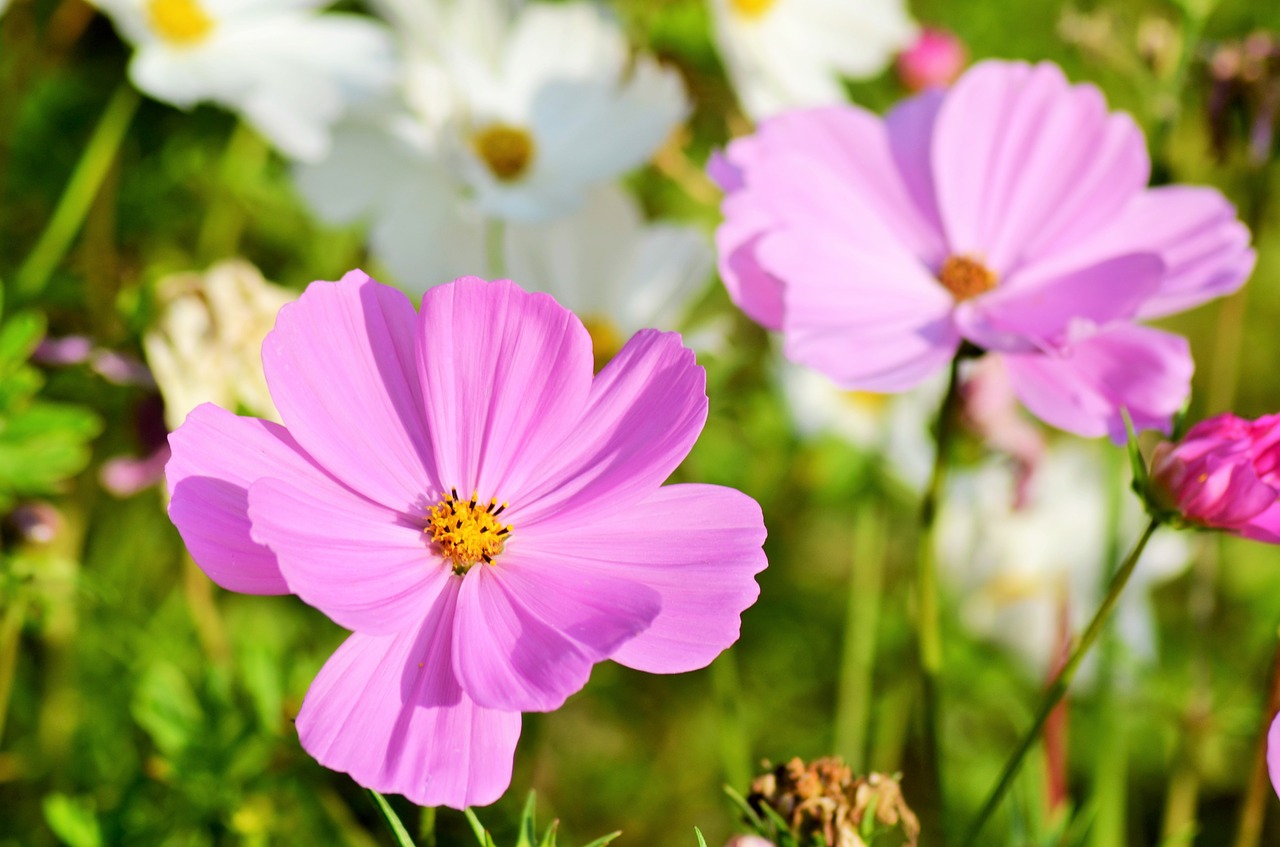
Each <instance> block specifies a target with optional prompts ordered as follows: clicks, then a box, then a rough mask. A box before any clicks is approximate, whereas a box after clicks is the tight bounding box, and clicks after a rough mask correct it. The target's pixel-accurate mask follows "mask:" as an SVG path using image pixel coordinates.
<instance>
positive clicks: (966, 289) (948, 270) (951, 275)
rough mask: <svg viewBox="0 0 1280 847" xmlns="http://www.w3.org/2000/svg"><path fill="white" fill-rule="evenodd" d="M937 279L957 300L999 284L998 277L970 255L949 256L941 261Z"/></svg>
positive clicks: (967, 297)
mask: <svg viewBox="0 0 1280 847" xmlns="http://www.w3.org/2000/svg"><path fill="white" fill-rule="evenodd" d="M938 281H939V282H941V283H942V287H943V288H945V289H947V290H948V291H950V292H951V294H952V296H953V297H955V298H956V301H957V302H959V301H961V300H968V299H969V298H971V297H977V296H978V295H979V294H985V293H986V292H988V291H990V290H991V289H993V288H995V287H996V286H997V285H999V284H1000V277H999V275H998V274H997V273H996V272H995V271H993V270H991V269H990V268H988V267H987V266H986V265H984V264H982V262H980V261H978V260H977V259H974V258H972V257H971V256H951V257H950V258H948V259H947V260H946V261H945V262H943V263H942V269H941V270H940V271H938Z"/></svg>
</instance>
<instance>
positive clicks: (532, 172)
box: [297, 0, 688, 282]
mask: <svg viewBox="0 0 1280 847" xmlns="http://www.w3.org/2000/svg"><path fill="white" fill-rule="evenodd" d="M379 6H380V8H382V9H383V10H384V12H385V13H386V14H387V15H388V16H389V17H390V18H391V20H392V21H393V23H394V24H395V28H396V30H397V32H399V33H401V34H402V35H403V36H404V38H405V39H406V42H405V45H404V52H405V55H406V57H407V61H406V65H405V67H406V69H407V71H406V73H407V78H406V79H405V81H404V89H405V94H406V103H407V109H406V111H405V112H404V113H402V114H396V113H395V112H390V113H384V114H381V115H366V116H364V118H363V119H362V120H353V121H351V122H349V123H348V125H347V126H346V127H344V128H343V130H342V131H341V133H340V136H341V137H340V138H339V139H338V140H337V142H336V144H335V149H334V153H333V155H332V156H331V157H330V158H329V160H328V161H326V162H324V163H322V164H319V165H316V166H312V167H303V168H300V169H299V170H298V172H297V177H298V185H299V188H300V190H301V191H302V193H303V195H304V196H305V197H306V198H307V199H308V200H309V201H310V202H311V203H312V205H313V206H314V208H315V209H316V211H317V213H318V214H320V216H321V217H323V218H326V219H328V220H330V221H333V222H344V221H348V220H352V219H354V218H360V217H367V218H370V219H371V223H372V236H371V238H372V243H373V248H374V251H375V254H376V255H378V257H379V258H380V259H382V260H383V261H384V262H386V263H387V264H389V265H395V264H398V261H397V259H398V258H399V257H402V256H404V255H407V254H409V253H413V252H419V251H420V247H421V244H420V243H419V242H421V241H422V240H423V239H427V240H430V241H432V242H434V243H435V244H437V245H439V246H441V247H442V248H444V249H447V250H456V249H457V247H458V244H457V242H456V240H455V239H454V236H455V235H456V233H455V232H453V231H451V230H450V229H449V227H450V226H451V225H452V223H449V222H445V221H442V220H441V219H440V218H441V214H442V213H441V212H439V211H434V212H430V213H428V212H427V210H428V209H429V208H432V209H436V210H439V209H440V208H442V207H445V208H448V209H449V210H451V211H449V212H448V213H447V214H448V215H449V217H450V218H451V219H452V220H453V221H456V220H461V221H462V222H463V224H464V225H469V224H470V223H474V222H476V221H480V220H486V219H493V220H504V221H517V222H525V223H536V222H541V221H547V220H551V219H553V218H556V217H558V216H561V215H565V214H568V213H571V212H573V211H574V210H576V209H577V208H579V207H580V206H581V204H582V202H583V199H584V196H585V194H586V192H587V190H588V189H589V188H590V187H591V186H593V185H597V184H600V183H603V182H608V181H610V180H613V179H615V178H616V177H618V176H620V175H621V174H623V173H625V172H627V171H629V170H631V169H633V168H635V167H637V166H638V165H640V164H643V163H644V162H645V161H646V160H647V159H649V158H650V157H651V156H652V155H653V153H654V152H655V151H656V150H657V149H658V147H659V146H660V145H661V144H662V143H663V141H664V140H665V139H666V138H667V137H668V136H669V135H670V134H671V132H672V130H673V129H674V127H675V126H676V125H677V124H678V123H679V122H680V121H681V120H682V119H683V117H684V115H685V114H686V113H687V111H688V102H687V100H686V97H685V94H684V89H683V86H682V85H681V82H680V79H679V76H678V75H677V74H676V73H675V72H673V71H670V70H667V69H664V68H662V67H660V66H659V65H658V64H657V63H656V62H655V61H654V60H653V59H652V58H650V57H647V56H634V55H632V54H631V52H630V50H629V48H628V45H627V41H626V37H625V35H624V33H623V32H622V30H621V29H620V28H619V26H618V25H617V23H616V22H615V21H613V20H612V19H610V18H609V17H608V16H607V15H606V14H605V13H604V12H603V11H602V10H601V9H600V8H599V7H597V6H595V5H593V4H591V3H584V2H571V3H556V4H529V5H523V6H519V7H518V8H516V7H514V6H513V5H512V4H507V3H502V2H499V0H459V2H456V3H450V2H446V0H382V2H381V3H379ZM392 163H394V167H393V166H392ZM355 183H359V184H360V186H368V185H375V184H376V185H380V186H386V187H389V188H390V189H391V190H390V191H389V192H385V191H377V192H371V191H369V190H366V189H365V188H362V187H357V188H356V189H355V194H356V195H358V197H356V196H353V193H352V188H353V184H355ZM410 186H411V187H410ZM357 200H360V201H363V202H357ZM455 207H461V208H459V209H458V210H457V211H452V210H453V209H454V208H455ZM424 215H425V216H424ZM410 242H413V243H410ZM472 270H473V271H474V266H473V267H472ZM406 282H408V280H406Z"/></svg>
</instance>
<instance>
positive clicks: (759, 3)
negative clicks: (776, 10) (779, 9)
mask: <svg viewBox="0 0 1280 847" xmlns="http://www.w3.org/2000/svg"><path fill="white" fill-rule="evenodd" d="M777 1H778V0H729V8H730V9H732V10H733V11H734V12H735V13H737V14H739V15H741V16H742V17H744V18H759V17H763V16H764V13H765V12H767V11H769V10H770V9H772V8H773V4H774V3H776V2H777Z"/></svg>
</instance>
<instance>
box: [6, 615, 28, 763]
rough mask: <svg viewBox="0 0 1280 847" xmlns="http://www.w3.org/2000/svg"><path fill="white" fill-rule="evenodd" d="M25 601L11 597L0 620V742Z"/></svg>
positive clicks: (16, 661)
mask: <svg viewBox="0 0 1280 847" xmlns="http://www.w3.org/2000/svg"><path fill="white" fill-rule="evenodd" d="M25 614H26V600H25V598H23V597H22V596H20V595H19V596H15V597H11V598H10V601H9V604H8V608H6V609H5V610H4V617H3V618H0V742H3V741H4V725H5V718H6V717H7V716H8V714H9V697H10V695H12V694H13V677H14V674H15V673H16V672H17V669H18V642H19V641H21V639H22V619H23V617H24V616H25Z"/></svg>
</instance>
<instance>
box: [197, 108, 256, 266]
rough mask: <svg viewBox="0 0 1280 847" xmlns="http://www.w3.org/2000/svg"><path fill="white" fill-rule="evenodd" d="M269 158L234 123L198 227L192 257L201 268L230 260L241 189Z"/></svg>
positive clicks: (240, 223) (240, 215)
mask: <svg viewBox="0 0 1280 847" xmlns="http://www.w3.org/2000/svg"><path fill="white" fill-rule="evenodd" d="M270 156H271V148H270V147H268V146H267V142H266V141H264V140H263V139H262V136H260V135H258V133H256V132H255V131H253V130H252V129H250V128H249V126H248V125H247V124H245V123H243V122H241V123H237V124H236V126H235V129H233V130H232V131H231V137H230V138H229V139H228V140H227V147H226V150H225V152H224V153H223V154H222V163H221V165H220V166H219V169H218V187H217V190H216V191H215V193H214V197H213V201H212V203H210V206H209V211H208V212H207V213H206V214H205V216H204V222H203V223H202V224H201V225H200V235H199V238H198V240H197V242H196V244H197V246H196V254H197V255H198V256H199V257H200V261H201V263H202V264H209V263H212V262H215V261H217V260H219V259H226V258H228V257H230V256H234V255H235V254H236V252H237V251H238V250H239V245H240V236H241V234H242V233H243V231H244V204H243V203H242V202H241V200H240V195H241V191H240V189H241V187H242V186H243V185H245V184H246V183H248V182H249V181H250V180H251V179H253V177H254V176H256V175H257V174H258V173H259V172H260V171H261V170H262V168H263V167H264V166H265V165H266V163H267V161H268V159H269V158H270Z"/></svg>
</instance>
